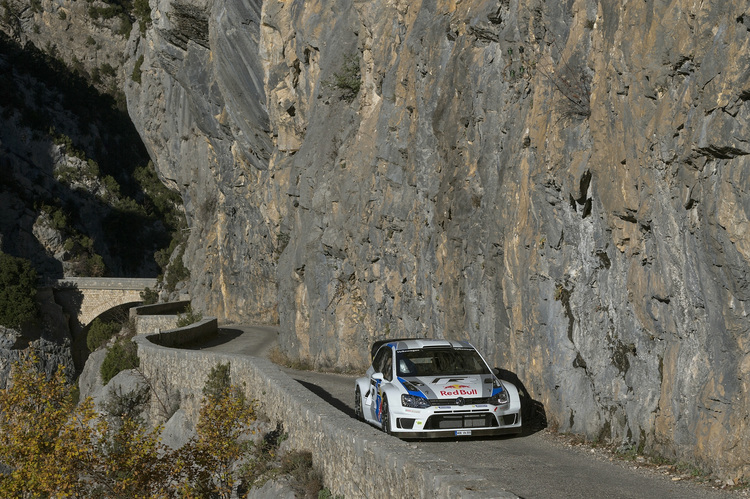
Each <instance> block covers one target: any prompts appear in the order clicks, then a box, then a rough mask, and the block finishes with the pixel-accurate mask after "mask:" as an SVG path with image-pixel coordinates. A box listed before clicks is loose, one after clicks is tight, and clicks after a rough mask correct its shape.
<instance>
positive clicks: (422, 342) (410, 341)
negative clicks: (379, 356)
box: [370, 338, 474, 358]
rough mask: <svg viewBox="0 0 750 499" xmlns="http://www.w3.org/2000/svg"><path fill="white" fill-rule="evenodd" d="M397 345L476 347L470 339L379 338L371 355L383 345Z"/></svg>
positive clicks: (403, 347)
mask: <svg viewBox="0 0 750 499" xmlns="http://www.w3.org/2000/svg"><path fill="white" fill-rule="evenodd" d="M390 344H393V345H392V346H395V347H396V350H397V351H398V350H420V349H423V348H471V349H472V350H473V349H474V347H473V346H472V344H471V343H469V342H468V341H455V340H439V339H429V338H393V339H387V340H378V341H376V342H375V343H373V344H372V349H371V350H370V356H371V357H372V358H374V357H375V354H376V353H377V351H378V350H379V349H380V347H381V346H383V345H390Z"/></svg>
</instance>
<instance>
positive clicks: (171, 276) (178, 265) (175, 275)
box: [166, 246, 190, 293]
mask: <svg viewBox="0 0 750 499" xmlns="http://www.w3.org/2000/svg"><path fill="white" fill-rule="evenodd" d="M184 256H185V248H184V246H183V248H182V249H181V250H180V252H179V253H178V254H177V256H176V257H175V259H174V260H173V261H172V263H171V264H170V265H169V270H168V272H167V285H166V288H167V291H169V292H170V293H171V292H172V291H174V290H175V288H176V287H177V283H178V282H180V281H185V280H187V279H189V278H190V271H189V270H188V268H187V267H185V263H184V262H183V261H182V258H183V257H184Z"/></svg>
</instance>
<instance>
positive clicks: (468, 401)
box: [429, 397, 492, 406]
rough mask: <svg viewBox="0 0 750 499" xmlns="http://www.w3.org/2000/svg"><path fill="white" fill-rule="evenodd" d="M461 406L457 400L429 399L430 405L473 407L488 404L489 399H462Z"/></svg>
mask: <svg viewBox="0 0 750 499" xmlns="http://www.w3.org/2000/svg"><path fill="white" fill-rule="evenodd" d="M459 398H460V399H461V400H463V403H462V404H459V403H458V402H457V401H458V399H429V402H430V405H433V406H435V405H473V404H489V403H490V400H492V399H491V397H477V398H462V397H459Z"/></svg>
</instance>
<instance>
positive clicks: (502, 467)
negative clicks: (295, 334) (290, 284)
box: [202, 326, 750, 499]
mask: <svg viewBox="0 0 750 499" xmlns="http://www.w3.org/2000/svg"><path fill="white" fill-rule="evenodd" d="M277 335H278V332H277V329H276V328H274V327H268V326H224V327H222V328H221V329H220V331H219V337H218V338H217V339H216V340H214V341H212V342H211V343H210V344H206V345H204V346H203V347H202V348H203V349H207V350H215V351H222V352H232V353H240V354H245V355H252V356H267V355H268V352H269V351H270V350H271V349H272V348H273V346H274V344H275V343H276V338H277ZM282 369H283V370H284V371H285V372H287V373H288V374H289V375H290V376H291V377H292V378H294V379H295V380H297V381H298V382H299V383H301V384H302V385H304V386H305V387H307V388H308V389H309V390H310V391H312V392H313V393H315V394H316V395H318V396H319V397H321V398H322V399H323V400H325V401H326V402H328V403H330V404H331V405H332V406H334V407H335V408H337V409H339V410H341V411H342V412H344V413H345V414H348V415H350V416H351V417H354V408H353V400H354V379H355V376H347V375H341V374H330V373H317V372H309V371H296V370H293V369H288V368H282ZM541 414H542V411H539V412H538V413H537V416H536V417H535V418H534V420H533V421H531V422H530V424H525V427H526V430H525V431H524V433H523V434H522V435H521V436H516V437H499V438H481V439H480V438H477V439H441V440H424V441H413V442H410V443H411V445H414V446H415V447H417V448H420V449H422V450H423V451H425V452H429V453H431V454H434V455H437V456H439V457H441V458H443V459H445V460H446V461H448V462H451V463H453V464H454V465H455V466H458V467H461V468H463V469H466V470H467V471H471V472H473V473H477V474H479V475H484V476H493V477H495V478H496V479H499V480H500V481H501V482H503V483H505V484H506V485H507V489H508V490H509V491H511V492H513V493H514V494H516V495H518V496H519V497H522V498H528V499H531V498H607V499H618V498H659V499H661V498H675V499H677V498H679V499H688V498H696V499H697V498H723V499H730V498H732V499H733V498H735V497H750V494H748V491H747V490H745V491H728V490H720V489H718V488H713V487H711V485H706V484H700V483H697V482H695V481H691V480H689V479H688V477H684V476H680V475H675V474H674V473H670V472H669V470H668V467H666V466H665V467H662V468H654V467H644V466H636V465H634V463H633V462H631V461H625V460H621V459H616V458H614V457H613V456H612V455H611V454H610V453H608V452H606V451H605V450H603V449H594V448H591V447H589V446H585V445H571V444H570V442H569V439H566V438H561V437H560V436H558V435H555V434H553V433H551V432H550V431H548V430H547V429H545V428H544V421H543V417H541ZM525 423H526V422H525ZM393 438H396V437H393Z"/></svg>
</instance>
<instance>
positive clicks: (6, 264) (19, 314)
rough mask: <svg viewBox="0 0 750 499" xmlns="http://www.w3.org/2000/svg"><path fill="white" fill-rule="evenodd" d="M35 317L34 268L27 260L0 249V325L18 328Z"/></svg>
mask: <svg viewBox="0 0 750 499" xmlns="http://www.w3.org/2000/svg"><path fill="white" fill-rule="evenodd" d="M36 318H37V308H36V270H34V269H33V268H32V266H31V262H30V261H29V260H26V259H24V258H17V257H14V256H11V255H8V254H6V253H3V252H2V251H0V326H5V327H8V328H13V329H20V328H21V326H22V325H23V324H25V323H27V322H31V321H33V320H35V319H36Z"/></svg>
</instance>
